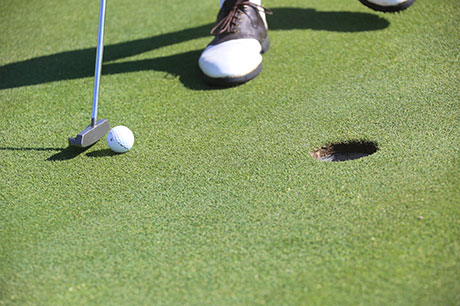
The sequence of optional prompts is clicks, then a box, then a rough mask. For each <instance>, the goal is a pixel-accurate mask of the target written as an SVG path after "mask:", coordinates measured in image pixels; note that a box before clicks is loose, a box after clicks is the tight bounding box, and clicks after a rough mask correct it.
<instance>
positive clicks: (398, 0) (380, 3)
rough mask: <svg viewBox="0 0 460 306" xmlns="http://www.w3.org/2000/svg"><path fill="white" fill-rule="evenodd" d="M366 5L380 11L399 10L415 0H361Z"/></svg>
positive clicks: (392, 11)
mask: <svg viewBox="0 0 460 306" xmlns="http://www.w3.org/2000/svg"><path fill="white" fill-rule="evenodd" d="M359 1H360V2H361V3H362V4H364V5H365V6H367V7H369V8H371V9H373V10H375V11H379V12H391V13H394V12H399V11H402V10H405V9H407V8H408V7H409V6H411V5H412V4H413V3H414V2H415V0H359Z"/></svg>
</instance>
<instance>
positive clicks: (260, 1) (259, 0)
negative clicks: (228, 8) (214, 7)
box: [219, 0, 268, 28]
mask: <svg viewBox="0 0 460 306" xmlns="http://www.w3.org/2000/svg"><path fill="white" fill-rule="evenodd" d="M250 1H251V2H252V3H254V4H257V5H262V0H250ZM224 2H225V0H220V6H219V8H221V7H222V5H223V4H224ZM260 16H261V17H262V20H263V21H264V23H265V27H266V28H268V25H267V19H266V18H265V13H263V12H261V13H260Z"/></svg>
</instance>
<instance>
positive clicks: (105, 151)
mask: <svg viewBox="0 0 460 306" xmlns="http://www.w3.org/2000/svg"><path fill="white" fill-rule="evenodd" d="M115 155H120V153H115V152H113V151H112V150H110V149H101V150H97V151H93V152H89V153H87V154H86V156H89V157H110V156H115Z"/></svg>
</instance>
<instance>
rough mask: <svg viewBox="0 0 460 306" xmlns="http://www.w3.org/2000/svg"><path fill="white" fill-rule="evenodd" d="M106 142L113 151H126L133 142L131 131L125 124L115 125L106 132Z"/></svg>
mask: <svg viewBox="0 0 460 306" xmlns="http://www.w3.org/2000/svg"><path fill="white" fill-rule="evenodd" d="M107 144H108V145H109V148H110V149H111V150H112V151H114V152H117V153H124V152H128V151H129V150H130V149H131V148H132V147H133V144H134V135H133V132H131V130H130V129H128V128H127V127H126V126H122V125H119V126H116V127H114V128H113V129H111V130H110V131H109V133H108V134H107Z"/></svg>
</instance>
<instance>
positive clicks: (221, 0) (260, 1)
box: [219, 0, 262, 8]
mask: <svg viewBox="0 0 460 306" xmlns="http://www.w3.org/2000/svg"><path fill="white" fill-rule="evenodd" d="M224 2H225V0H220V6H219V8H221V7H222V5H223V4H224ZM251 2H252V3H254V4H257V5H262V0H251Z"/></svg>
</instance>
